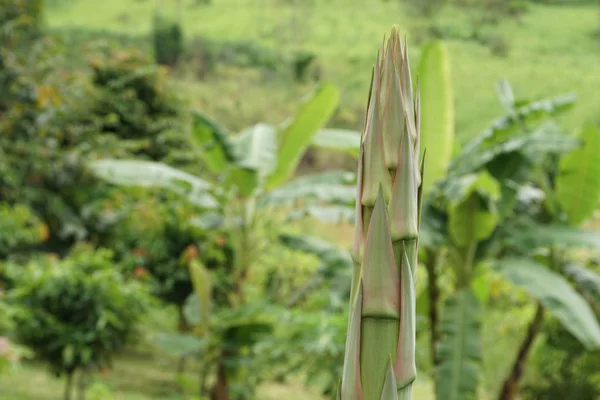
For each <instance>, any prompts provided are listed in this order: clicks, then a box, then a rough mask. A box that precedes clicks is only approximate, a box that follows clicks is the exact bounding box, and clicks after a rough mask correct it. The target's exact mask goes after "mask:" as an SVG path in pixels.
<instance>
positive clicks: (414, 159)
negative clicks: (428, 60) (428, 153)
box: [339, 27, 422, 400]
mask: <svg viewBox="0 0 600 400" xmlns="http://www.w3.org/2000/svg"><path fill="white" fill-rule="evenodd" d="M416 91H417V94H416V96H415V95H414V94H413V83H412V78H411V74H410V66H409V62H408V55H407V48H406V43H404V44H403V43H402V41H401V40H400V34H399V32H398V29H397V28H396V27H394V28H392V32H391V35H390V37H389V39H388V40H387V41H384V44H383V45H382V48H381V50H380V51H379V54H378V56H377V64H376V66H375V67H374V69H373V75H372V80H371V91H370V94H369V101H368V108H367V115H366V120H365V128H364V132H363V135H362V142H361V147H360V157H359V166H358V189H357V198H356V228H355V236H354V242H353V246H352V258H353V260H354V266H355V271H354V276H353V286H352V300H351V305H350V311H351V312H350V321H349V324H348V335H347V340H346V354H345V360H344V369H343V376H342V382H341V387H340V394H339V398H340V399H341V400H394V399H410V398H412V395H411V393H412V382H413V381H414V379H415V377H416V366H415V274H416V266H417V241H418V232H419V213H420V186H421V180H422V165H421V168H419V95H418V84H417V90H416Z"/></svg>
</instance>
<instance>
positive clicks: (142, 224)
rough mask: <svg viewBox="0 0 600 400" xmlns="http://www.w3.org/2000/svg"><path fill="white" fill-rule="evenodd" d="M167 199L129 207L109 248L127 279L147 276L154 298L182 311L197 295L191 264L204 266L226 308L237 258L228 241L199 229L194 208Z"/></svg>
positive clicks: (211, 232)
mask: <svg viewBox="0 0 600 400" xmlns="http://www.w3.org/2000/svg"><path fill="white" fill-rule="evenodd" d="M165 200H166V201H165ZM165 200H159V199H148V200H144V201H142V202H140V203H138V204H136V205H134V206H131V207H129V209H128V210H127V212H126V216H125V217H124V218H123V219H121V221H120V223H119V224H117V225H116V226H114V227H113V230H112V232H111V236H110V238H108V239H107V242H106V244H107V245H108V246H110V248H112V249H114V250H115V252H116V255H117V257H118V259H120V260H121V263H122V264H123V265H124V268H125V270H126V271H127V272H128V273H129V274H133V275H138V276H139V275H144V274H145V273H149V274H150V276H151V277H152V278H153V279H152V282H153V287H154V293H155V294H156V295H157V296H158V297H159V298H161V299H163V300H164V301H166V302H169V303H172V304H175V305H178V306H183V305H184V303H185V301H186V299H187V298H188V296H189V295H190V294H191V293H192V291H193V288H192V283H191V280H190V273H189V271H188V266H189V265H190V262H192V261H194V260H199V261H201V262H202V264H203V265H205V266H206V267H207V268H208V269H210V270H214V271H215V272H217V273H218V276H219V282H220V284H219V285H218V287H217V288H216V292H215V296H216V298H217V299H218V301H219V302H220V303H221V304H222V303H223V302H225V301H226V299H227V293H228V292H229V290H231V285H232V282H231V281H232V279H233V278H232V277H230V276H229V275H230V273H231V271H232V268H233V257H234V254H233V249H232V248H231V243H230V241H228V240H227V236H226V234H225V233H224V232H222V231H221V230H211V231H206V230H203V229H201V228H198V227H197V226H196V225H195V224H194V217H195V216H196V215H197V214H196V210H195V209H194V208H193V207H191V206H189V205H186V204H185V203H184V202H181V201H179V200H178V199H175V198H173V197H172V196H171V197H167V199H165Z"/></svg>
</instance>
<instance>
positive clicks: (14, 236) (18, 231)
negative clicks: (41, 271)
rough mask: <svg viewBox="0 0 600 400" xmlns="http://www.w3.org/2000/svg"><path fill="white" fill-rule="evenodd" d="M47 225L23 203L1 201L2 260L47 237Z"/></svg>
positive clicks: (0, 243)
mask: <svg viewBox="0 0 600 400" xmlns="http://www.w3.org/2000/svg"><path fill="white" fill-rule="evenodd" d="M47 235H48V232H47V228H46V226H45V225H43V224H42V223H41V221H40V220H39V218H38V217H37V216H36V215H35V214H33V213H32V212H31V210H30V209H29V208H28V207H27V206H25V205H22V204H16V205H15V206H10V205H8V204H7V203H0V260H1V259H4V258H7V257H9V256H11V255H15V253H19V252H20V251H23V249H26V248H29V247H30V246H33V245H36V244H38V243H40V242H41V241H43V240H45V239H46V238H47Z"/></svg>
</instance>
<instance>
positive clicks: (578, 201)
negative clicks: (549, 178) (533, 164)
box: [556, 123, 600, 226]
mask: <svg viewBox="0 0 600 400" xmlns="http://www.w3.org/2000/svg"><path fill="white" fill-rule="evenodd" d="M579 138H580V139H581V140H582V141H583V145H582V146H581V147H580V148H578V149H576V150H574V151H572V152H570V153H568V154H566V155H565V156H563V157H562V158H561V160H560V165H559V169H560V171H559V174H558V177H557V178H556V198H557V199H558V202H559V204H560V205H561V207H562V208H563V210H564V211H565V213H566V214H567V217H568V219H569V223H571V224H572V225H575V226H577V225H579V224H581V223H582V222H583V221H585V220H587V219H589V218H590V217H591V216H592V214H593V213H594V211H595V210H596V209H597V208H598V202H599V200H600V162H599V159H600V129H598V127H597V126H596V125H594V124H592V123H589V124H587V125H585V126H584V127H583V128H582V129H581V131H580V132H579Z"/></svg>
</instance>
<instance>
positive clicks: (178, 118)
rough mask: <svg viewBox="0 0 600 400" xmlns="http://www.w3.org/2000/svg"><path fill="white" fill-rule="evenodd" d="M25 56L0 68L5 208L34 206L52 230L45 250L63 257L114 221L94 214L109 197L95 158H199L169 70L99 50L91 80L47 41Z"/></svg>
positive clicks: (0, 185)
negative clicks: (93, 167) (95, 205)
mask: <svg viewBox="0 0 600 400" xmlns="http://www.w3.org/2000/svg"><path fill="white" fill-rule="evenodd" d="M3 50H6V49H3ZM22 50H27V51H21V50H19V51H12V50H11V53H10V55H11V56H10V57H8V58H7V59H6V62H5V64H4V66H3V68H1V69H0V132H1V133H2V134H1V135H0V154H1V156H0V172H1V173H0V202H6V203H8V204H19V203H20V204H23V205H25V206H27V207H29V208H30V209H31V210H32V212H33V213H34V214H35V215H37V216H38V217H39V218H40V219H41V221H42V222H43V223H44V224H45V225H46V226H47V228H48V240H47V241H46V242H45V243H44V246H43V248H44V249H45V250H48V251H51V252H56V253H59V254H64V253H66V252H67V251H68V249H69V248H70V247H71V246H72V245H73V243H75V242H76V241H78V240H84V239H88V240H89V239H90V238H93V237H95V236H96V235H97V234H98V230H99V228H101V227H103V226H105V225H106V224H107V221H106V220H107V218H108V219H110V218H112V217H113V216H112V215H106V213H104V212H103V210H98V212H97V213H91V212H90V208H89V203H90V202H91V201H92V200H96V199H98V198H101V197H103V196H107V195H109V194H110V192H111V191H112V189H110V188H108V187H107V186H106V185H101V184H98V182H97V181H96V180H95V179H94V178H93V177H92V176H91V175H90V174H89V173H88V170H87V168H86V164H87V162H88V161H89V160H90V159H93V158H95V157H98V156H99V155H102V156H107V155H112V156H127V155H132V154H133V155H136V156H141V157H144V158H150V159H153V160H160V161H169V162H170V163H171V164H174V165H177V166H180V167H184V166H188V165H190V163H191V162H192V161H193V160H194V157H195V155H193V154H191V153H192V150H191V148H190V146H189V144H188V138H187V136H186V130H185V129H184V128H183V127H184V126H185V124H184V121H185V118H184V114H183V111H182V110H183V105H182V103H181V102H180V101H179V100H178V99H177V97H176V95H175V94H174V91H173V90H172V88H170V87H169V86H168V83H167V79H166V72H165V71H164V70H163V69H161V68H158V67H157V66H156V65H155V64H153V63H151V62H150V61H148V60H147V59H146V58H145V57H144V56H143V55H140V54H139V53H138V52H136V51H128V50H110V51H108V50H106V48H100V49H99V50H98V51H99V53H97V54H98V55H97V56H96V57H93V58H92V59H91V61H90V65H91V67H92V68H91V75H90V74H82V73H81V72H79V73H76V74H75V73H71V72H69V68H68V67H66V65H67V64H68V63H67V62H65V60H64V58H63V53H62V52H61V50H60V49H59V48H58V47H57V46H56V44H55V43H54V42H53V41H52V40H50V39H47V38H46V39H42V40H40V41H35V42H32V43H30V44H29V45H28V47H27V49H22ZM6 51H8V50H6ZM6 54H8V53H6Z"/></svg>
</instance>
